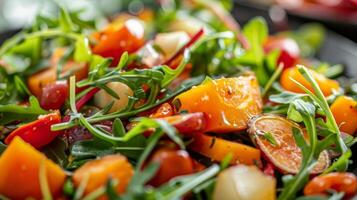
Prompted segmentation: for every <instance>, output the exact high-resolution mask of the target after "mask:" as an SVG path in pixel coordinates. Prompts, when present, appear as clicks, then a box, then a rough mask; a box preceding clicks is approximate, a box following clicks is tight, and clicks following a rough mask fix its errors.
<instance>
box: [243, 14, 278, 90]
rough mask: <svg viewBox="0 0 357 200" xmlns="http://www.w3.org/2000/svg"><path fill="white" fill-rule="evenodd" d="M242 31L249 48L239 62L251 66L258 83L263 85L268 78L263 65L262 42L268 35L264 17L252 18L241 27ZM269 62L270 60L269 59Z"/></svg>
mask: <svg viewBox="0 0 357 200" xmlns="http://www.w3.org/2000/svg"><path fill="white" fill-rule="evenodd" d="M243 33H244V35H245V36H246V38H247V40H248V42H249V44H250V49H249V50H247V51H246V52H245V53H244V54H243V55H242V56H241V57H239V58H238V59H239V60H240V62H242V63H247V64H248V65H250V66H252V69H253V71H254V72H255V73H256V75H257V77H258V80H259V83H261V84H263V85H265V84H266V82H267V81H268V79H269V73H268V71H267V70H266V69H265V66H264V60H265V54H264V50H263V42H264V41H265V40H266V38H267V37H268V28H267V24H266V21H265V19H264V18H262V17H255V18H253V19H252V20H251V21H249V22H248V23H247V24H246V25H245V26H244V27H243ZM276 57H277V56H276ZM271 58H272V57H270V59H271ZM270 62H272V61H271V60H270ZM275 63H276V62H275Z"/></svg>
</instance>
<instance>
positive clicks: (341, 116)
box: [330, 96, 357, 135]
mask: <svg viewBox="0 0 357 200" xmlns="http://www.w3.org/2000/svg"><path fill="white" fill-rule="evenodd" d="M330 109H331V112H332V114H333V116H334V117H335V120H336V122H337V124H338V125H339V126H340V130H341V131H343V132H345V133H348V134H351V135H353V134H354V133H355V132H356V131H357V101H355V100H353V99H352V98H351V97H347V96H341V97H338V98H337V99H336V100H335V102H334V103H333V104H332V105H331V107H330Z"/></svg>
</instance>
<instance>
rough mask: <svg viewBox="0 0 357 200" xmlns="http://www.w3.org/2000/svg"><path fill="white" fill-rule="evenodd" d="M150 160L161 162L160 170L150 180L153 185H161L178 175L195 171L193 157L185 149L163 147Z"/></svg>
mask: <svg viewBox="0 0 357 200" xmlns="http://www.w3.org/2000/svg"><path fill="white" fill-rule="evenodd" d="M150 162H158V163H160V167H159V170H158V171H157V172H156V174H155V176H154V177H153V178H152V179H151V180H150V182H149V184H150V185H152V186H155V187H157V186H160V185H161V184H163V183H165V182H167V181H169V180H170V179H172V178H174V177H176V176H182V175H187V174H191V173H194V166H193V162H192V159H191V157H190V156H189V155H188V153H187V152H186V151H184V150H175V149H171V148H161V149H158V150H156V151H155V153H154V154H153V155H152V157H151V159H150V161H149V163H150Z"/></svg>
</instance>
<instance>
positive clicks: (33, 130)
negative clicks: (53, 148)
mask: <svg viewBox="0 0 357 200" xmlns="http://www.w3.org/2000/svg"><path fill="white" fill-rule="evenodd" d="M60 122H61V115H60V113H59V112H54V113H50V114H48V115H45V116H40V117H39V119H38V120H36V121H33V122H31V123H28V124H25V125H23V126H20V127H19V128H17V129H16V130H14V131H13V132H11V133H10V135H8V136H7V137H6V139H5V144H10V142H11V141H12V140H13V139H14V138H15V136H19V137H21V139H23V140H24V141H25V142H27V143H29V144H31V145H32V146H33V147H35V148H41V147H43V146H45V145H46V144H49V143H50V142H52V140H54V139H55V138H56V137H57V136H58V135H59V134H60V133H61V132H60V131H51V126H52V125H53V124H58V123H60Z"/></svg>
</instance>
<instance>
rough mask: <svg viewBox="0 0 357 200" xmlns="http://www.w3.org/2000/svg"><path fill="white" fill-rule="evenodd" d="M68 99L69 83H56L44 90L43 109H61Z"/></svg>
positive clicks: (41, 102)
mask: <svg viewBox="0 0 357 200" xmlns="http://www.w3.org/2000/svg"><path fill="white" fill-rule="evenodd" d="M67 97H68V84H67V81H56V82H55V83H51V84H49V85H46V86H44V87H43V88H42V94H41V98H40V104H41V107H42V108H44V109H46V110H49V109H53V110H56V109H60V108H61V107H62V105H63V104H64V103H65V101H66V99H67Z"/></svg>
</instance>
